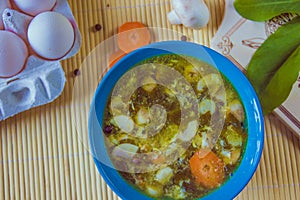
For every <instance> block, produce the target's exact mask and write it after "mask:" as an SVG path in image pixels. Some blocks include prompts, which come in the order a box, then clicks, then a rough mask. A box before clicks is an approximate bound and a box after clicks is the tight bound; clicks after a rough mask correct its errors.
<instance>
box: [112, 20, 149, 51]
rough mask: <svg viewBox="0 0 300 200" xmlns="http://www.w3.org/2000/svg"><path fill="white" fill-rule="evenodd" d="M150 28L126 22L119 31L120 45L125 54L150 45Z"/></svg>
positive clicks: (137, 23)
mask: <svg viewBox="0 0 300 200" xmlns="http://www.w3.org/2000/svg"><path fill="white" fill-rule="evenodd" d="M150 39H151V35H150V32H149V30H148V28H147V27H146V26H145V25H143V24H142V23H140V22H126V23H124V24H123V25H122V26H120V28H119V31H118V45H119V48H120V49H121V50H123V51H124V52H125V53H129V52H131V51H133V50H135V49H137V48H140V47H142V46H144V45H147V44H149V43H150Z"/></svg>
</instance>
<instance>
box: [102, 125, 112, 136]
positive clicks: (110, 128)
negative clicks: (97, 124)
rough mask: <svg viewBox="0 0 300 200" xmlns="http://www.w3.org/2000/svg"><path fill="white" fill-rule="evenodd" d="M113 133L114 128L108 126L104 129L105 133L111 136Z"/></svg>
mask: <svg viewBox="0 0 300 200" xmlns="http://www.w3.org/2000/svg"><path fill="white" fill-rule="evenodd" d="M112 131H113V127H112V126H109V125H107V126H105V127H104V133H106V134H110V133H112Z"/></svg>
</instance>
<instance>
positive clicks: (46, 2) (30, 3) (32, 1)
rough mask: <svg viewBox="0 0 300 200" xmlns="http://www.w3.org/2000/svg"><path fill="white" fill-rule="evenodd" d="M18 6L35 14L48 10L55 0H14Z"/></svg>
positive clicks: (28, 12) (30, 13)
mask: <svg viewBox="0 0 300 200" xmlns="http://www.w3.org/2000/svg"><path fill="white" fill-rule="evenodd" d="M14 2H15V4H16V6H18V8H19V9H20V10H21V11H23V12H25V13H27V14H29V15H32V16H35V15H37V14H39V13H41V12H45V11H50V10H51V9H52V8H53V7H54V5H55V3H56V0H26V1H25V0H14Z"/></svg>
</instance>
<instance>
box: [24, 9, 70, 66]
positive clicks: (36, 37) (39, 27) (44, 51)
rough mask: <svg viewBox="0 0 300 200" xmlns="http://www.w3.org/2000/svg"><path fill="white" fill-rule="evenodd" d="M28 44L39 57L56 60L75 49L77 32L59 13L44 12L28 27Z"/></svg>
mask: <svg viewBox="0 0 300 200" xmlns="http://www.w3.org/2000/svg"><path fill="white" fill-rule="evenodd" d="M27 37H28V42H29V44H30V46H31V47H32V49H33V50H34V51H35V53H36V54H38V55H39V56H41V57H43V58H45V59H49V60H55V59H59V58H62V57H63V56H65V55H66V54H67V53H68V52H69V51H70V49H71V48H72V47H73V44H74V40H75V32H74V29H73V26H72V24H71V22H70V21H69V20H68V19H67V18H66V17H65V16H64V15H62V14H60V13H58V12H51V11H49V12H43V13H41V14H39V15H37V16H36V17H34V18H33V19H32V21H31V22H30V24H29V26H28V33H27Z"/></svg>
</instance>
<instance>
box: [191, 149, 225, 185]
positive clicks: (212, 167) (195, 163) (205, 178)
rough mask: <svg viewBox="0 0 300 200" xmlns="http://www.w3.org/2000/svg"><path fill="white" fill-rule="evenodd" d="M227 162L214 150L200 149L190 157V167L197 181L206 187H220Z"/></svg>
mask: <svg viewBox="0 0 300 200" xmlns="http://www.w3.org/2000/svg"><path fill="white" fill-rule="evenodd" d="M224 167H225V164H224V162H223V161H222V160H221V159H220V158H219V157H218V156H217V155H216V154H215V153H214V152H212V151H210V150H207V149H200V150H199V151H197V152H195V154H194V155H193V156H192V157H191V159H190V168H191V172H192V175H193V176H194V178H195V181H196V183H198V184H200V185H202V186H204V187H206V188H215V187H218V186H219V185H220V184H221V183H222V182H223V179H224V176H225V172H224Z"/></svg>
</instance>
